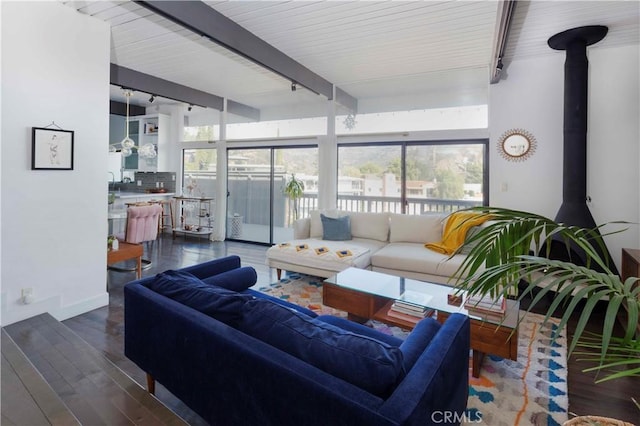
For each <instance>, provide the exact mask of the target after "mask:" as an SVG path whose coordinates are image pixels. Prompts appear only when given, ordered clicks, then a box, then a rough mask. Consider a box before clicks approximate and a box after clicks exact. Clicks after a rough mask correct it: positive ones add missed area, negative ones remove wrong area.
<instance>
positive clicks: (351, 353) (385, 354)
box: [239, 300, 404, 397]
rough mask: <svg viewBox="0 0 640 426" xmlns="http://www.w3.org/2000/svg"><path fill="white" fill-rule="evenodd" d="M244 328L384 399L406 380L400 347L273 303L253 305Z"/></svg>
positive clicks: (248, 306)
mask: <svg viewBox="0 0 640 426" xmlns="http://www.w3.org/2000/svg"><path fill="white" fill-rule="evenodd" d="M239 329H240V330H241V331H243V332H244V333H246V334H249V335H251V336H253V337H255V338H257V339H260V340H262V341H264V342H266V343H268V344H270V345H272V346H274V347H276V348H278V349H280V350H282V351H284V352H287V353H289V354H290V355H293V356H295V357H297V358H299V359H301V360H303V361H305V362H307V363H309V364H311V365H314V366H315V367H317V368H319V369H321V370H323V371H325V372H326V373H329V374H331V375H333V376H336V377H339V378H341V379H342V380H345V381H347V382H349V383H352V384H354V385H356V386H358V387H360V388H362V389H364V390H366V391H368V392H370V393H372V394H374V395H378V396H380V397H386V396H388V395H389V394H390V393H391V392H392V391H393V389H394V388H395V386H396V385H397V384H398V383H399V382H400V380H402V378H403V377H404V368H403V359H402V351H401V350H400V349H399V348H398V347H393V346H391V345H388V344H386V343H382V342H380V341H378V340H376V339H372V338H370V337H366V336H362V335H358V334H354V333H351V332H349V331H346V330H343V329H341V328H340V327H336V326H333V325H331V324H327V323H325V322H323V321H320V320H318V319H316V318H310V317H309V316H307V315H304V314H301V313H299V312H296V311H294V310H291V309H288V308H285V307H283V306H280V305H278V304H275V303H273V302H271V301H268V300H252V301H249V302H247V303H246V304H245V305H244V314H243V318H242V321H241V323H240V325H239Z"/></svg>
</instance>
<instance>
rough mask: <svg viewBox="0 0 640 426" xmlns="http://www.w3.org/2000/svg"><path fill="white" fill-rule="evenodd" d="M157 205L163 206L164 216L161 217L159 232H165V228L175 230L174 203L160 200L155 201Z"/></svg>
mask: <svg viewBox="0 0 640 426" xmlns="http://www.w3.org/2000/svg"><path fill="white" fill-rule="evenodd" d="M154 202H155V203H157V204H160V205H161V206H162V214H161V215H160V223H159V225H158V226H159V228H158V230H159V232H162V231H164V229H165V228H167V227H168V228H169V230H173V228H174V225H173V203H172V202H171V200H158V201H155V200H154ZM166 206H169V213H167V209H166ZM167 217H168V218H169V220H167V219H166V218H167ZM165 220H166V222H165Z"/></svg>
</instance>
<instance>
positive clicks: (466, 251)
mask: <svg viewBox="0 0 640 426" xmlns="http://www.w3.org/2000/svg"><path fill="white" fill-rule="evenodd" d="M478 232H480V226H473V227H471V228H470V229H469V230H468V231H467V235H466V236H465V237H464V244H463V245H462V247H461V248H460V251H459V252H458V253H459V254H469V253H471V250H473V248H474V247H475V246H476V245H477V244H478V241H474V242H473V243H471V244H469V243H468V241H469V240H470V239H471V237H473V236H474V235H476V234H477V233H478Z"/></svg>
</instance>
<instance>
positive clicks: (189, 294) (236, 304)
mask: <svg viewBox="0 0 640 426" xmlns="http://www.w3.org/2000/svg"><path fill="white" fill-rule="evenodd" d="M146 287H147V288H149V289H150V290H153V291H155V292H156V293H159V294H161V295H163V296H166V297H168V298H170V299H173V300H175V301H176V302H179V303H182V304H183V305H186V306H189V307H191V308H193V309H196V310H198V311H200V312H202V313H204V314H206V315H209V316H210V317H212V318H215V319H217V320H218V321H221V322H224V323H225V324H228V325H231V326H234V327H235V326H236V325H237V324H238V322H239V321H240V319H241V318H242V307H243V305H244V304H245V303H246V302H247V301H249V300H251V299H253V297H251V296H250V295H246V294H240V293H237V292H235V291H232V290H227V289H225V288H222V287H215V286H212V285H210V284H205V283H203V282H202V281H201V280H200V279H199V278H197V277H195V276H194V275H192V274H190V273H188V272H184V271H166V272H163V273H161V274H158V275H156V277H155V279H153V280H151V281H150V282H149V283H147V284H146Z"/></svg>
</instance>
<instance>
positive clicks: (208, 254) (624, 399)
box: [64, 237, 640, 425]
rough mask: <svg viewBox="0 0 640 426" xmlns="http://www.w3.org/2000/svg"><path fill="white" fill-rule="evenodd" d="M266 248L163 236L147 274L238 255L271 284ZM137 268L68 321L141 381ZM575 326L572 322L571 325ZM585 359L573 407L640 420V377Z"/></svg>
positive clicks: (572, 384) (187, 415)
mask: <svg viewBox="0 0 640 426" xmlns="http://www.w3.org/2000/svg"><path fill="white" fill-rule="evenodd" d="M266 249H267V248H266V247H264V246H259V245H251V244H243V243H238V242H213V243H211V242H207V241H205V240H197V239H193V238H188V239H186V240H185V239H184V238H183V237H177V238H176V239H175V240H173V239H172V238H171V237H162V238H160V239H159V240H158V241H157V242H155V243H154V245H153V246H152V247H151V249H150V250H149V254H150V255H149V257H150V258H151V260H152V261H153V265H152V267H151V268H150V269H148V270H146V271H144V272H143V275H144V276H148V275H153V274H156V273H158V272H161V271H164V270H166V269H177V268H181V267H184V266H188V265H193V264H196V263H200V262H203V261H206V260H209V259H212V258H218V257H223V256H226V255H230V254H237V255H239V256H240V257H241V259H242V263H243V265H244V266H253V267H254V268H255V269H256V271H257V272H258V283H259V284H269V283H272V282H274V281H276V276H275V271H272V270H270V269H269V268H267V267H266V265H265V252H266ZM134 278H135V277H134V273H121V272H109V284H108V287H109V306H108V307H104V308H100V309H96V310H94V311H91V312H88V313H86V314H83V315H79V316H77V317H74V318H71V319H68V320H66V321H64V324H65V325H67V326H68V327H69V328H71V329H72V330H73V331H74V332H75V333H76V334H78V335H79V336H80V337H82V338H83V339H84V340H85V341H86V342H88V343H89V344H91V345H92V346H93V347H94V348H96V349H98V350H99V351H101V352H102V353H103V354H104V355H105V356H106V357H107V358H108V359H109V360H110V361H111V362H113V363H114V364H115V365H116V366H118V367H119V368H120V369H122V371H124V372H125V373H126V374H127V375H129V376H130V377H131V378H133V379H134V380H135V381H137V382H138V383H140V384H143V383H145V375H144V373H143V372H142V371H141V370H140V369H139V368H138V367H137V366H136V365H135V364H133V363H132V362H131V361H129V360H128V359H127V358H125V356H124V348H123V329H124V327H123V321H124V312H123V304H124V300H123V292H122V289H123V286H124V284H126V283H127V282H129V281H130V280H132V279H134ZM600 321H601V319H599V318H595V319H594V320H593V321H592V324H590V326H591V327H597V326H598V325H599V323H600V324H601V322H600ZM573 327H575V324H570V326H569V329H570V330H571V329H572V328H573ZM584 367H585V366H584V364H582V363H579V362H577V361H576V360H575V359H574V358H570V359H569V410H570V411H571V412H574V413H576V414H577V415H586V414H591V415H600V416H607V417H615V418H618V419H622V420H625V421H629V422H632V423H636V424H640V410H638V409H637V408H636V407H635V406H634V405H633V403H632V401H631V397H632V396H633V397H635V398H636V399H637V400H640V380H639V379H637V378H634V379H624V380H618V381H612V382H609V383H603V384H598V385H595V384H594V383H593V375H591V374H587V373H583V372H582V371H581V370H582V369H583V368H584ZM156 395H157V397H158V399H160V400H161V401H162V402H163V403H164V404H165V405H167V406H168V407H169V408H171V409H172V410H173V411H174V412H176V413H177V414H178V415H179V416H180V417H182V418H183V419H185V420H186V421H187V422H189V423H190V424H192V425H204V424H206V423H205V422H204V421H203V420H202V419H201V418H200V417H199V416H198V415H197V414H195V413H194V412H193V411H191V410H190V409H189V408H188V407H186V406H185V405H184V404H182V403H181V402H180V401H179V400H178V399H177V398H175V397H173V395H171V393H169V392H168V391H167V390H166V389H164V388H163V387H162V386H161V385H159V384H158V385H157V387H156Z"/></svg>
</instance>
